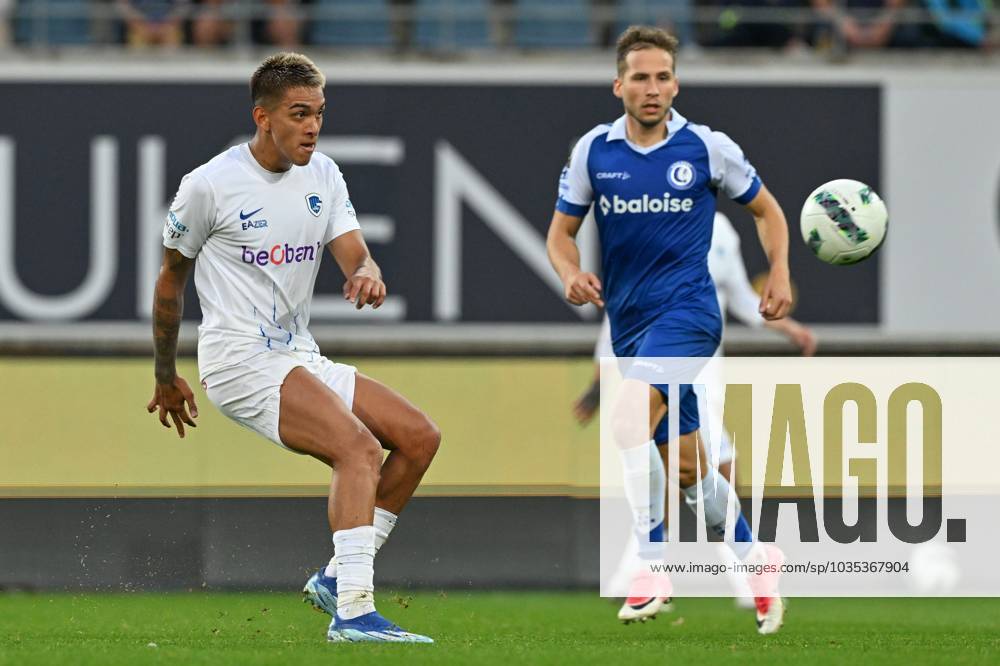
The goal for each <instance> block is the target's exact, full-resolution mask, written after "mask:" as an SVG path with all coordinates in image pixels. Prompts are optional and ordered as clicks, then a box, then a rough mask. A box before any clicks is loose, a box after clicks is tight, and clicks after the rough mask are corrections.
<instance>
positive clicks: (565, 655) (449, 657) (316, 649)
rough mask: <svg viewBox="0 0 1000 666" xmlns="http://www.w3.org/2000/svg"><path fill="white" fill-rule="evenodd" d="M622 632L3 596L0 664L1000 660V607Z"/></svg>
mask: <svg viewBox="0 0 1000 666" xmlns="http://www.w3.org/2000/svg"><path fill="white" fill-rule="evenodd" d="M675 606H676V609H675V610H674V612H673V613H670V614H664V615H661V616H660V617H659V618H658V619H657V620H656V621H655V622H647V623H646V624H642V625H630V626H623V625H621V624H620V623H618V622H617V621H616V620H615V617H614V616H615V612H616V610H617V606H616V605H615V604H614V603H613V602H612V601H611V600H608V599H600V598H597V597H596V596H595V595H594V594H589V593H579V592H566V593H560V592H555V593H544V592H537V593H536V592H475V593H470V592H454V591H449V592H440V593H433V592H420V593H412V594H410V593H405V594H404V595H403V596H400V595H399V594H394V593H389V592H385V593H382V594H381V595H380V596H379V608H380V610H381V611H382V612H383V613H384V614H385V615H386V616H387V617H389V618H391V619H393V620H395V621H397V622H399V623H400V624H401V625H402V626H404V627H406V628H408V629H411V630H413V631H419V632H422V633H427V634H430V635H432V636H433V637H435V638H436V639H437V643H436V644H435V645H343V644H337V645H328V644H327V643H326V642H325V630H326V624H327V622H326V620H325V619H324V618H325V617H326V616H325V615H322V614H320V613H317V612H315V611H312V610H311V609H309V608H308V607H307V606H306V605H305V604H302V603H301V602H300V600H299V598H298V597H297V596H296V595H294V594H260V593H245V594H242V593H212V592H191V593H133V594H24V593H19V594H6V595H0V664H2V665H4V666H6V665H8V664H10V665H14V664H17V665H19V666H20V665H22V664H47V665H53V664H54V665H57V666H63V665H68V664H102V665H103V664H211V665H213V666H216V665H219V664H241V665H242V664H338V665H339V664H355V663H366V664H379V666H381V665H382V664H435V665H436V664H504V665H505V666H524V665H525V664H573V665H574V666H576V665H580V664H603V665H608V666H612V665H617V664H664V665H666V664H715V663H720V662H733V663H742V664H766V665H767V666H777V665H780V664H796V665H800V664H808V666H819V665H820V664H845V663H853V664H866V665H867V664H906V665H907V666H913V665H915V664H936V663H948V664H987V663H991V664H996V663H998V661H997V660H998V655H1000V599H792V600H791V601H790V603H789V612H788V615H787V616H786V624H785V627H784V629H783V630H782V631H781V632H780V633H778V634H776V635H773V636H758V635H757V634H756V632H755V630H754V621H753V615H752V613H751V612H749V611H739V610H736V609H735V608H733V605H732V602H731V601H730V600H728V599H680V600H678V601H677V603H676V604H675Z"/></svg>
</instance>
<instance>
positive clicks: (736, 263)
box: [717, 245, 764, 328]
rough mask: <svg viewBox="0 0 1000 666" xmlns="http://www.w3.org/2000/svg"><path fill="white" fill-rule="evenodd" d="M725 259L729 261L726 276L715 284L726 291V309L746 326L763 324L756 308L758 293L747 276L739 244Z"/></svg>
mask: <svg viewBox="0 0 1000 666" xmlns="http://www.w3.org/2000/svg"><path fill="white" fill-rule="evenodd" d="M725 261H727V262H729V266H727V267H726V271H725V275H726V276H727V277H726V280H725V281H724V282H723V283H722V284H720V285H717V288H719V289H721V290H723V291H724V292H725V293H726V309H727V310H729V312H730V313H731V314H732V315H733V316H734V317H736V318H737V319H739V320H740V321H741V322H743V323H744V324H746V325H747V326H752V327H754V328H757V327H758V326H763V325H764V318H763V317H761V316H760V311H759V310H758V308H759V307H760V295H758V294H757V292H756V291H754V290H753V286H752V285H751V284H750V279H749V278H748V277H747V267H746V266H745V265H744V264H743V256H742V255H741V254H740V248H739V245H737V246H736V248H735V251H734V252H729V253H727V254H726V259H725ZM723 314H725V313H723Z"/></svg>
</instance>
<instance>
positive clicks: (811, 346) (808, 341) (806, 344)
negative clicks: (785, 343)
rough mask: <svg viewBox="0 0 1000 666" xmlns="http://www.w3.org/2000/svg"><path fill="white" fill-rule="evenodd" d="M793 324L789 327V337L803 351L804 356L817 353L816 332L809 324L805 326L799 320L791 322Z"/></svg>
mask: <svg viewBox="0 0 1000 666" xmlns="http://www.w3.org/2000/svg"><path fill="white" fill-rule="evenodd" d="M789 323H790V324H792V326H791V327H790V328H789V329H788V338H789V339H790V340H791V341H792V344H794V345H795V346H796V347H798V348H799V349H800V350H801V351H802V355H803V356H812V355H814V354H815V353H816V334H815V333H813V331H812V329H811V328H809V327H808V326H803V325H802V324H800V323H798V322H789Z"/></svg>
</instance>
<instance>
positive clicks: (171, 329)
mask: <svg viewBox="0 0 1000 666" xmlns="http://www.w3.org/2000/svg"><path fill="white" fill-rule="evenodd" d="M192 264H194V260H192V259H188V258H187V257H185V256H184V255H182V254H181V253H180V252H177V251H176V250H167V251H166V253H165V254H164V257H163V267H162V268H161V269H160V277H159V278H157V280H156V291H155V293H154V294H153V355H154V359H155V375H156V382H157V383H158V384H171V383H173V381H174V378H175V377H176V376H177V368H176V359H177V335H178V333H179V331H180V327H181V317H182V315H183V313H184V286H185V285H186V283H187V278H188V275H189V273H190V271H191V266H192Z"/></svg>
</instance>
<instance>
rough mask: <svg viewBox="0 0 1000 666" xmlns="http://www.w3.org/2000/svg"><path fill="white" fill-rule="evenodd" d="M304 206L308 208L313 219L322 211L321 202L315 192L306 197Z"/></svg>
mask: <svg viewBox="0 0 1000 666" xmlns="http://www.w3.org/2000/svg"><path fill="white" fill-rule="evenodd" d="M306 206H308V207H309V212H310V213H312V214H313V215H314V216H315V217H319V214H320V212H321V211H322V210H323V200H322V199H320V198H319V195H318V194H316V193H315V192H310V193H309V194H307V195H306Z"/></svg>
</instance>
